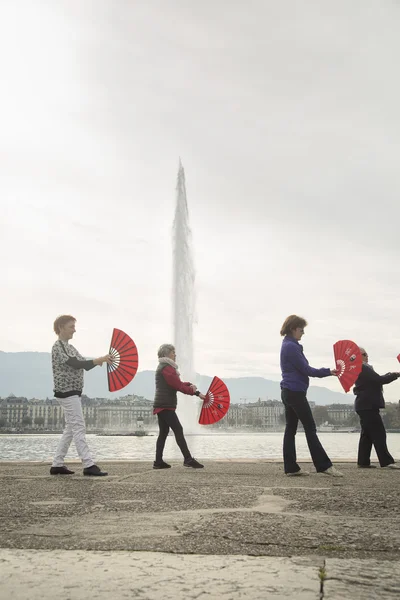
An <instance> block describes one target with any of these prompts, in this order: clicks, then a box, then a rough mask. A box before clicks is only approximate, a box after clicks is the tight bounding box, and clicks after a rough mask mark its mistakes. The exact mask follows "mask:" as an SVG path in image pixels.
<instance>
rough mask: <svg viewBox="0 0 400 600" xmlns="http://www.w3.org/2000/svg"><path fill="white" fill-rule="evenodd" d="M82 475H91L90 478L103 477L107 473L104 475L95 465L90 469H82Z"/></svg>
mask: <svg viewBox="0 0 400 600" xmlns="http://www.w3.org/2000/svg"><path fill="white" fill-rule="evenodd" d="M83 474H84V475H91V476H92V477H105V476H106V475H108V473H105V472H104V471H102V470H101V469H99V467H98V466H97V465H92V466H91V467H86V469H83Z"/></svg>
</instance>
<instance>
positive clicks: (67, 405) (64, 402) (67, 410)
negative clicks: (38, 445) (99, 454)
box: [53, 396, 94, 468]
mask: <svg viewBox="0 0 400 600" xmlns="http://www.w3.org/2000/svg"><path fill="white" fill-rule="evenodd" d="M57 400H58V402H59V403H60V404H61V406H62V407H63V409H64V417H65V429H64V431H63V434H62V436H61V439H60V441H59V443H58V447H57V451H56V455H55V457H54V460H53V467H63V466H64V458H65V456H66V454H67V452H68V448H69V447H70V445H71V442H72V439H73V440H74V442H75V446H76V451H77V452H78V456H79V458H80V459H81V461H82V464H83V467H84V468H86V467H91V466H92V465H94V460H93V458H92V455H91V453H90V450H89V446H88V445H87V442H86V427H85V419H84V418H83V412H82V402H81V398H80V396H69V398H57Z"/></svg>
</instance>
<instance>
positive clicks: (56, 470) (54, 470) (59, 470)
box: [50, 467, 75, 475]
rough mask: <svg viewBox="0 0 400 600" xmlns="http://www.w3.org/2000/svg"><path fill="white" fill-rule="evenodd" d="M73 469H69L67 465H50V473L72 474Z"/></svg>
mask: <svg viewBox="0 0 400 600" xmlns="http://www.w3.org/2000/svg"><path fill="white" fill-rule="evenodd" d="M74 473H75V471H70V470H69V469H67V467H51V469H50V475H73V474H74Z"/></svg>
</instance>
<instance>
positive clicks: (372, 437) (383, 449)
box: [357, 408, 394, 467]
mask: <svg viewBox="0 0 400 600" xmlns="http://www.w3.org/2000/svg"><path fill="white" fill-rule="evenodd" d="M357 414H358V416H359V417H360V425H361V435H360V441H359V444H358V458H357V464H358V465H361V466H363V467H364V466H367V465H369V464H370V462H371V450H372V444H373V445H374V448H375V452H376V455H377V457H378V460H379V464H380V465H381V467H387V465H391V464H392V463H394V459H393V456H392V455H391V454H390V452H389V450H388V449H387V445H386V429H385V425H384V424H383V421H382V417H381V415H380V414H379V408H376V409H374V410H358V411H357Z"/></svg>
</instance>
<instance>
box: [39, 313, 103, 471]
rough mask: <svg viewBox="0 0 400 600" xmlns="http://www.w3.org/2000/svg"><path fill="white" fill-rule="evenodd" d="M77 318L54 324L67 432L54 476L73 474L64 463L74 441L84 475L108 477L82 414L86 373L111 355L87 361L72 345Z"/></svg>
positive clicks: (56, 374)
mask: <svg viewBox="0 0 400 600" xmlns="http://www.w3.org/2000/svg"><path fill="white" fill-rule="evenodd" d="M75 322H76V319H75V318H74V317H72V316H71V315H61V316H60V317H58V318H57V319H56V320H55V321H54V332H55V333H56V334H57V335H58V340H57V341H56V342H55V343H54V345H53V348H52V351H51V360H52V366H53V378H54V396H55V397H56V398H57V399H58V401H59V403H60V404H61V406H62V407H63V409H64V418H65V429H64V432H63V434H62V436H61V439H60V442H59V444H58V447H57V451H56V454H55V457H54V460H53V465H52V467H51V469H50V474H51V475H73V473H74V472H73V471H71V470H70V469H68V468H67V467H66V466H65V464H64V459H65V456H66V454H67V452H68V448H69V446H70V444H71V442H72V439H73V440H74V442H75V446H76V450H77V452H78V456H79V458H80V459H81V461H82V464H83V474H84V475H92V476H97V477H99V476H104V475H107V473H105V472H104V471H102V470H101V469H100V468H99V467H98V466H97V465H96V464H95V463H94V460H93V458H92V455H91V452H90V450H89V446H88V445H87V442H86V427H85V419H84V417H83V412H82V402H81V396H82V390H83V371H84V370H85V371H90V369H93V368H94V367H95V366H96V365H100V366H101V365H102V364H103V363H104V362H110V361H111V359H110V357H109V355H108V354H107V355H106V356H100V358H94V359H93V360H86V359H85V358H84V357H83V356H81V355H80V354H79V352H78V350H77V349H76V348H74V346H72V345H71V344H70V343H69V340H70V339H72V337H73V335H74V333H75Z"/></svg>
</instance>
